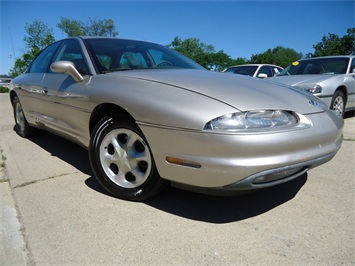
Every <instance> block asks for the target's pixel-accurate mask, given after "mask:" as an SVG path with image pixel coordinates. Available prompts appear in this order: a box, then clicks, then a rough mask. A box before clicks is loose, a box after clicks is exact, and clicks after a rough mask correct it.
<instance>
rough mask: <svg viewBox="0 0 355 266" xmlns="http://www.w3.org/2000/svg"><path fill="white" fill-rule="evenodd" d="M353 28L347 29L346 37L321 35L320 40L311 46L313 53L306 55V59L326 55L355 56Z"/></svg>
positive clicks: (354, 30) (354, 29)
mask: <svg viewBox="0 0 355 266" xmlns="http://www.w3.org/2000/svg"><path fill="white" fill-rule="evenodd" d="M354 36H355V28H349V29H348V30H347V35H344V36H343V37H339V36H338V35H336V34H333V33H328V36H325V35H323V37H322V40H321V41H320V42H318V43H317V44H315V45H313V49H314V52H313V53H309V54H307V57H318V56H328V55H354V54H355V50H354V49H355V39H354Z"/></svg>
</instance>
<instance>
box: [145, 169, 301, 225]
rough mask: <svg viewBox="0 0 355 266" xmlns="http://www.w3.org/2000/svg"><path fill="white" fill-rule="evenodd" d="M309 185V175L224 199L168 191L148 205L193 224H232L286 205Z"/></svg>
mask: <svg viewBox="0 0 355 266" xmlns="http://www.w3.org/2000/svg"><path fill="white" fill-rule="evenodd" d="M306 181H307V173H305V174H303V175H302V176H300V177H298V178H296V179H294V180H291V181H289V182H287V183H284V184H281V185H278V186H274V187H270V188H265V189H261V190H256V191H253V192H250V193H248V194H244V195H236V196H225V197H222V196H211V195H205V194H200V193H196V192H190V191H187V190H181V189H177V188H174V187H169V188H168V189H166V190H165V191H163V192H162V193H161V194H159V195H158V196H157V197H155V198H153V199H151V200H149V201H147V202H146V204H148V205H149V206H151V207H154V208H157V209H159V210H162V211H165V212H168V213H171V214H174V215H177V216H180V217H184V218H187V219H191V220H198V221H203V222H208V223H216V224H222V223H230V222H236V221H241V220H245V219H248V218H251V217H254V216H258V215H261V214H263V213H265V212H268V211H270V210H272V209H273V208H275V207H277V206H280V205H282V204H284V203H286V202H287V201H289V200H291V199H293V198H294V197H295V196H296V195H297V193H298V192H299V191H300V189H301V188H302V186H303V185H304V184H305V183H306Z"/></svg>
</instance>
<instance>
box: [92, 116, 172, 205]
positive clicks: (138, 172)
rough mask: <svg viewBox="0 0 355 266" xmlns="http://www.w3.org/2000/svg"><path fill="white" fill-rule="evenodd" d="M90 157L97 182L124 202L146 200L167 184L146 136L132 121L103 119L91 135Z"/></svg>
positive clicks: (111, 118)
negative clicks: (158, 169) (159, 171)
mask: <svg viewBox="0 0 355 266" xmlns="http://www.w3.org/2000/svg"><path fill="white" fill-rule="evenodd" d="M89 158H90V164H91V168H92V170H93V172H94V175H95V177H96V179H97V181H98V182H99V183H100V184H101V185H102V186H103V187H104V188H105V189H106V190H107V191H108V192H109V193H111V194H112V195H114V196H116V197H118V198H121V199H125V200H131V201H143V200H146V199H148V198H151V197H153V196H154V195H156V194H157V193H158V192H159V191H160V190H161V189H162V188H163V187H164V185H165V183H166V181H164V180H163V179H161V178H160V176H159V174H158V172H157V170H156V166H155V163H154V159H153V155H152V153H151V150H150V148H149V146H148V143H147V141H146V140H145V138H144V136H143V133H142V132H141V130H140V129H139V127H138V126H137V125H136V124H134V123H132V122H129V121H120V120H118V119H116V118H113V117H105V118H103V119H102V120H101V121H100V122H99V123H98V125H97V126H96V127H95V129H94V131H93V133H92V137H91V140H90V147H89Z"/></svg>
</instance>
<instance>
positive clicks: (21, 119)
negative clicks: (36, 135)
mask: <svg viewBox="0 0 355 266" xmlns="http://www.w3.org/2000/svg"><path fill="white" fill-rule="evenodd" d="M12 107H13V111H14V118H15V131H16V133H17V134H19V135H20V136H21V137H23V138H28V137H29V136H31V135H32V133H33V128H32V127H31V126H30V125H29V124H28V123H27V120H26V117H25V114H24V112H23V109H22V106H21V103H20V100H19V99H18V97H17V96H15V97H14V99H13V101H12Z"/></svg>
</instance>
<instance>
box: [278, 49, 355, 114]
mask: <svg viewBox="0 0 355 266" xmlns="http://www.w3.org/2000/svg"><path fill="white" fill-rule="evenodd" d="M273 80H274V81H277V82H280V83H283V84H287V85H291V86H293V87H295V88H299V89H303V90H305V91H308V92H310V93H313V94H314V95H316V96H317V97H319V98H321V99H322V100H323V101H324V102H325V103H326V104H327V105H328V106H329V108H330V109H332V110H334V111H335V112H336V113H337V114H338V115H340V116H344V114H345V112H346V111H349V110H353V109H355V56H351V55H349V56H326V57H315V58H307V59H303V60H299V61H296V62H293V63H292V64H290V65H289V66H288V67H286V68H285V69H284V70H283V71H282V72H281V73H280V74H279V76H277V77H274V78H273Z"/></svg>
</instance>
